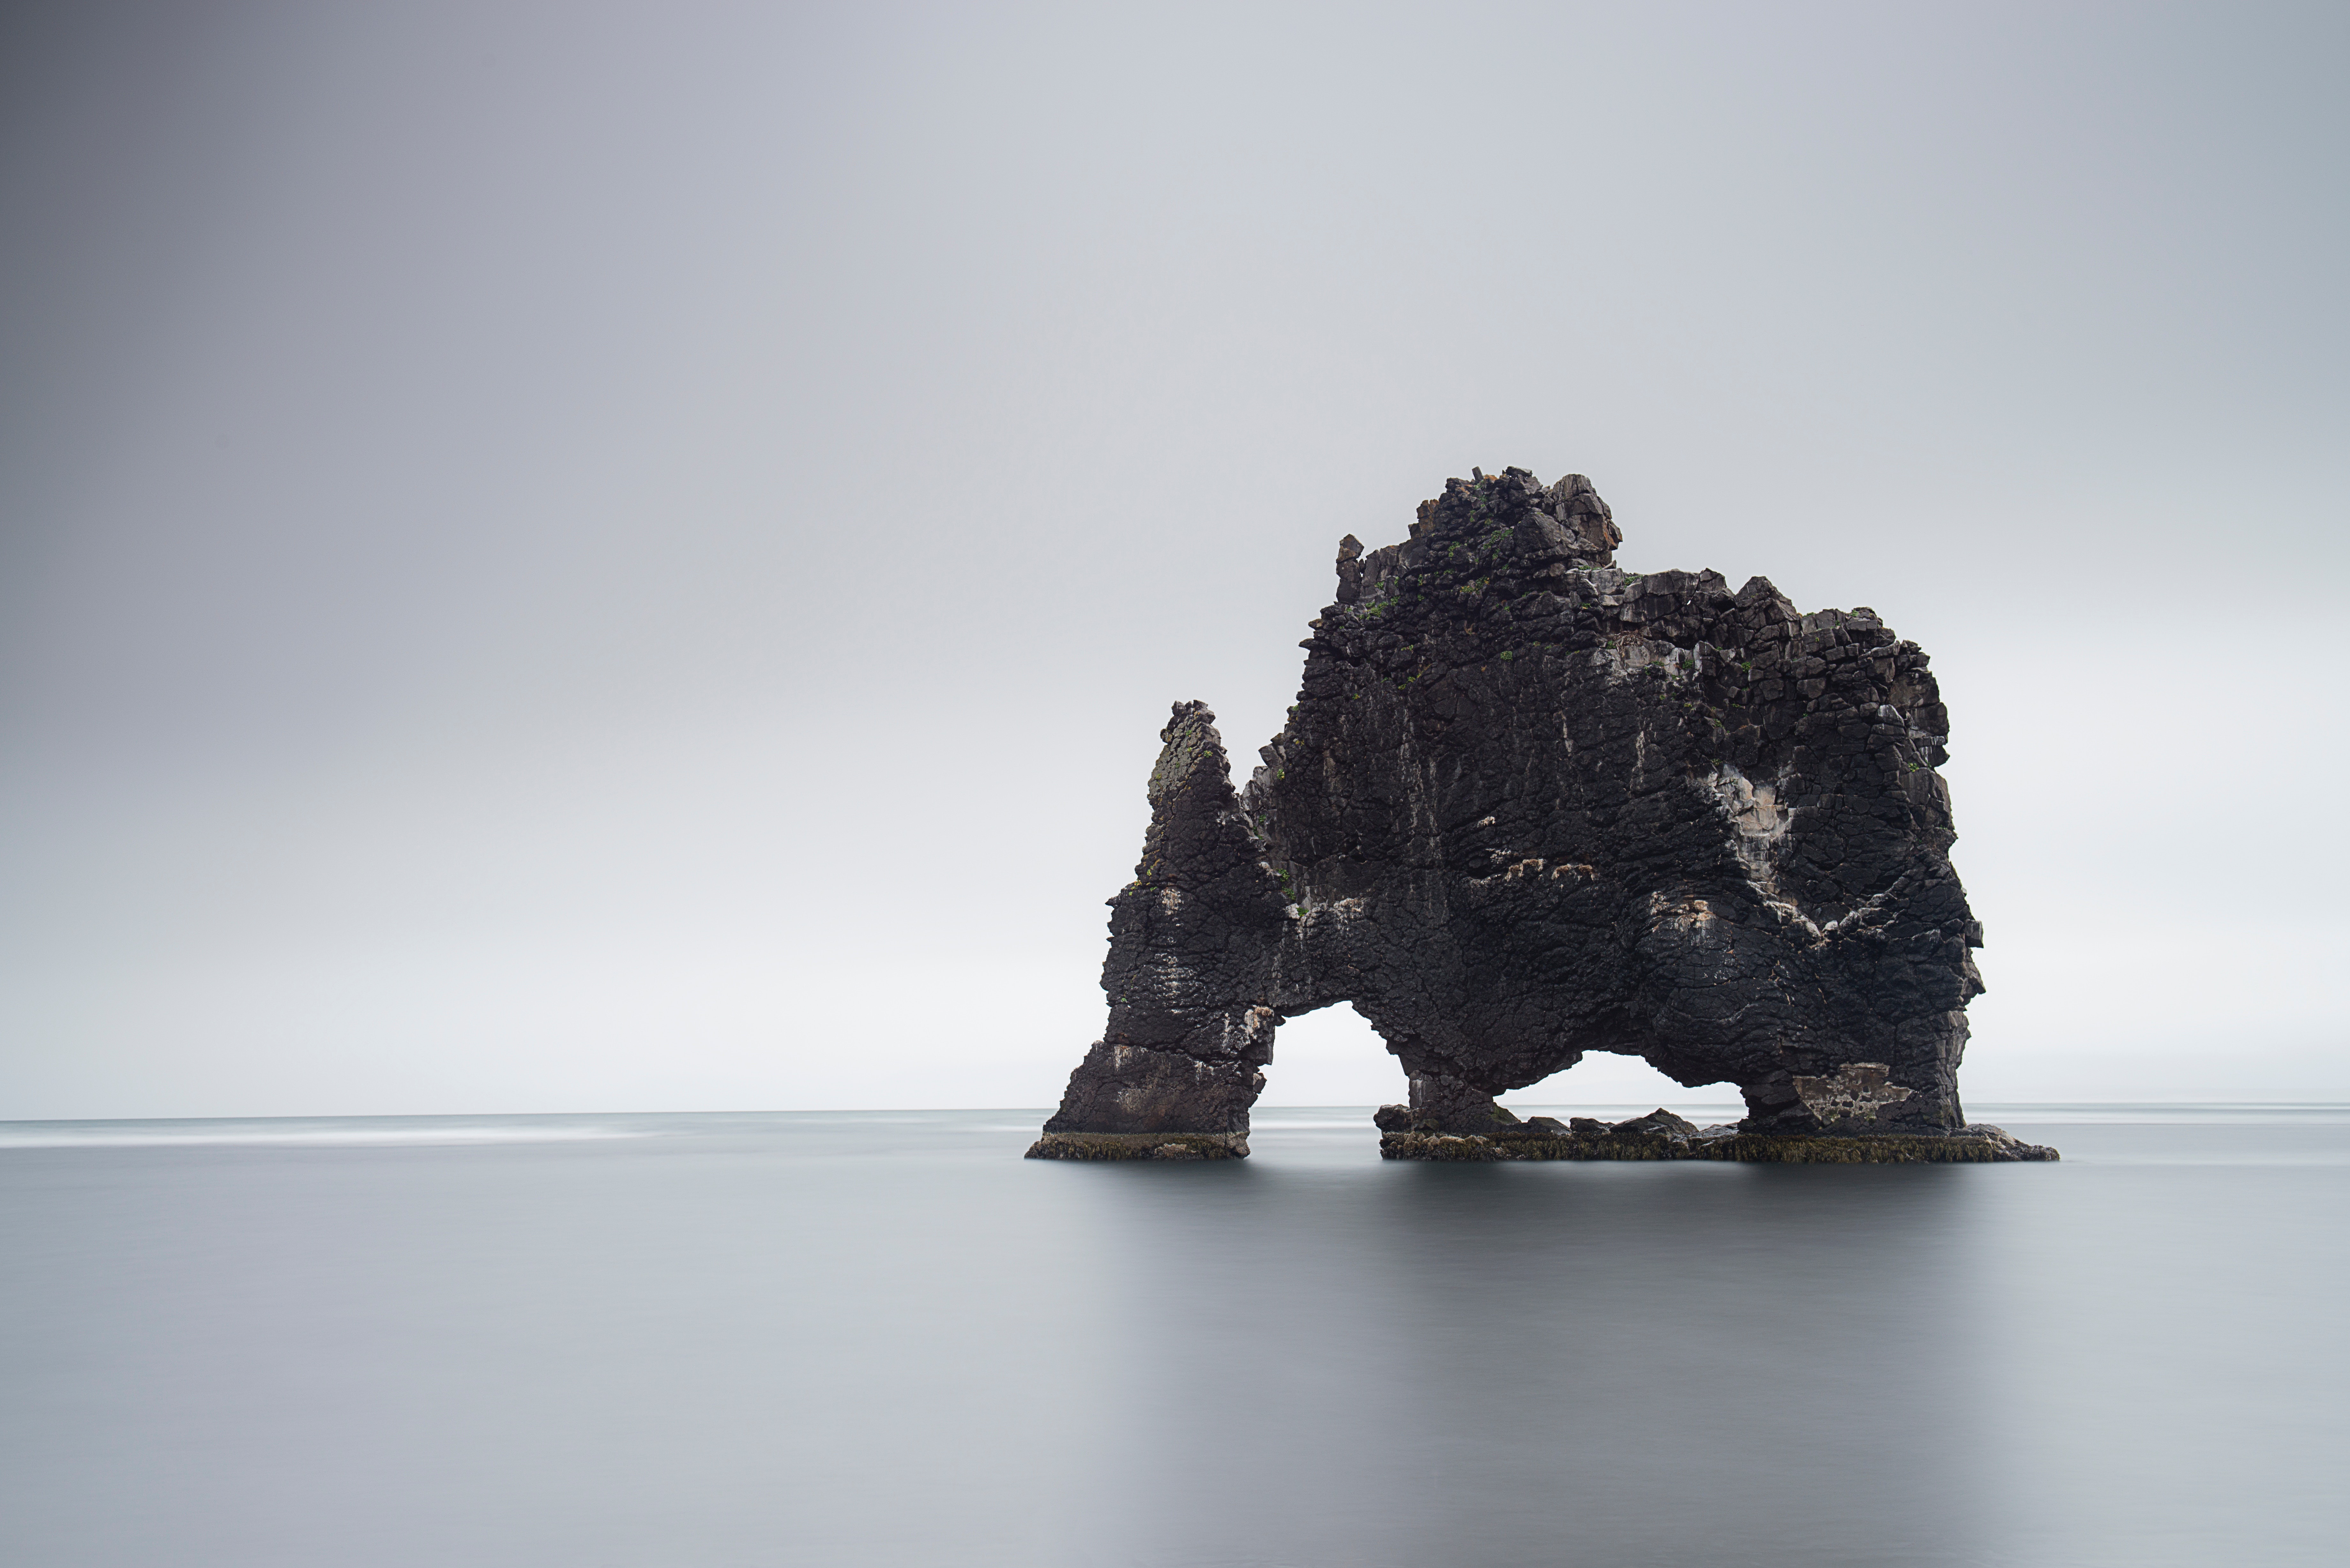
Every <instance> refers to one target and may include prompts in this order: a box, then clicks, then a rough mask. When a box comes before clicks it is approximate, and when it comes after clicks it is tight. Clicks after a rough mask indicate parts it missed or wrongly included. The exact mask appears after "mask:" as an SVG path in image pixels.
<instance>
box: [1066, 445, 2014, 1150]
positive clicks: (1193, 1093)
mask: <svg viewBox="0 0 2350 1568" xmlns="http://www.w3.org/2000/svg"><path fill="white" fill-rule="evenodd" d="M1621 539H1622V535H1621V534H1620V533H1619V532H1618V531H1617V526H1616V524H1615V520H1614V518H1613V516H1612V514H1610V512H1609V510H1608V507H1607V503H1605V502H1604V501H1602V500H1601V499H1600V498H1599V495H1598V493H1597V492H1596V490H1595V489H1593V487H1592V484H1591V482H1590V481H1589V480H1587V479H1586V478H1584V477H1583V476H1582V475H1581V474H1569V475H1567V476H1566V477H1565V478H1563V479H1561V480H1559V481H1558V482H1557V483H1555V484H1550V485H1544V484H1543V483H1541V482H1539V481H1538V480H1536V479H1535V477H1534V475H1533V474H1532V473H1530V472H1526V471H1525V470H1523V469H1517V468H1512V469H1507V470H1504V471H1503V472H1501V473H1499V474H1494V475H1490V476H1489V475H1486V474H1483V473H1482V472H1481V473H1477V474H1476V475H1475V477H1473V478H1471V479H1469V480H1465V481H1464V480H1459V479H1454V480H1450V481H1448V482H1447V483H1446V484H1445V488H1444V493H1442V494H1441V495H1440V496H1438V497H1437V498H1436V499H1435V500H1432V501H1428V502H1424V503H1422V504H1421V505H1420V507H1419V518H1418V521H1416V522H1415V523H1414V524H1412V525H1411V529H1410V536H1409V538H1408V539H1406V540H1405V541H1404V542H1402V543H1400V544H1397V545H1387V546H1385V547H1383V548H1380V549H1376V550H1370V551H1366V550H1365V549H1364V548H1363V546H1362V545H1360V544H1359V543H1358V542H1357V540H1356V539H1355V538H1354V537H1353V536H1352V535H1348V536H1347V538H1346V539H1344V540H1342V541H1341V542H1340V544H1339V546H1338V558H1337V578H1338V581H1337V595H1336V598H1337V602H1336V603H1335V604H1332V605H1330V606H1329V607H1326V608H1325V609H1324V610H1323V611H1322V613H1321V615H1320V617H1319V618H1316V619H1315V620H1314V621H1313V622H1312V623H1311V628H1312V635H1311V636H1309V637H1308V638H1307V639H1305V643H1304V644H1303V645H1302V646H1304V648H1305V649H1306V658H1305V678H1304V681H1303V683H1302V685H1301V687H1300V689H1299V692H1298V697H1297V704H1296V706H1295V708H1293V709H1292V710H1291V711H1290V716H1289V722H1288V723H1287V725H1286V726H1285V727H1284V729H1283V730H1282V732H1281V733H1280V734H1278V735H1276V736H1275V737H1274V739H1273V742H1272V743H1271V744H1269V745H1267V746H1265V747H1264V748H1263V750H1262V752H1261V753H1260V755H1261V756H1262V757H1263V766H1262V767H1260V768H1258V769H1257V770H1256V771H1255V773H1254V774H1253V775H1252V776H1251V778H1250V780H1249V783H1248V786H1247V788H1246V789H1244V790H1241V791H1238V792H1236V791H1235V790H1234V789H1233V787H1232V778H1231V771H1230V765H1229V763H1228V761H1227V758H1226V756H1225V753H1224V748H1223V742H1222V737H1221V736H1219V735H1218V733H1217V732H1216V729H1215V723H1214V720H1215V715H1214V714H1213V713H1212V712H1211V711H1209V710H1208V709H1207V707H1206V706H1205V705H1204V704H1202V703H1200V702H1179V703H1177V704H1176V705H1175V709H1174V712H1173V714H1172V715H1171V717H1170V719H1169V721H1168V722H1167V726H1166V728H1165V729H1164V730H1162V731H1161V732H1160V737H1159V738H1160V739H1161V741H1162V742H1165V745H1164V749H1163V750H1162V751H1161V752H1160V753H1159V762H1158V765H1157V766H1156V767H1155V768H1154V769H1153V771H1152V773H1151V776H1150V784H1149V795H1150V804H1151V819H1150V826H1149V832H1148V834H1147V835H1146V836H1145V838H1144V841H1143V852H1142V859H1141V862H1140V864H1139V865H1138V866H1137V867H1136V869H1135V879H1134V880H1133V881H1132V882H1130V883H1128V885H1127V886H1126V887H1125V888H1123V889H1121V890H1120V891H1119V893H1118V896H1117V898H1114V899H1113V900H1111V905H1110V908H1111V911H1112V913H1111V916H1110V948H1109V957H1108V961H1107V962H1106V963H1105V964H1104V966H1103V970H1102V986H1103V989H1104V990H1105V991H1106V992H1107V993H1108V997H1109V1021H1108V1024H1107V1028H1106V1030H1105V1032H1104V1033H1103V1037H1102V1039H1101V1040H1100V1041H1098V1042H1097V1043H1096V1044H1094V1045H1093V1047H1092V1048H1091V1049H1090V1050H1089V1051H1087V1054H1086V1057H1085V1059H1084V1061H1083V1062H1082V1063H1080V1064H1078V1066H1077V1068H1076V1072H1075V1073H1074V1074H1072V1075H1071V1076H1070V1079H1069V1085H1068V1091H1067V1094H1066V1096H1064V1098H1063V1100H1062V1102H1061V1106H1060V1109H1059V1111H1058V1112H1057V1113H1056V1114H1055V1116H1053V1117H1052V1119H1051V1120H1050V1121H1048V1122H1046V1123H1045V1133H1044V1136H1043V1137H1041V1138H1040V1139H1039V1140H1038V1141H1037V1142H1036V1144H1035V1147H1032V1148H1031V1149H1030V1150H1029V1151H1028V1152H1029V1154H1030V1155H1031V1156H1032V1157H1035V1158H1074V1159H1118V1158H1159V1159H1169V1158H1183V1159H1198V1158H1238V1157H1243V1156H1245V1155H1246V1154H1247V1152H1248V1126H1249V1107H1250V1106H1251V1105H1252V1104H1253V1102H1254V1101H1255V1099H1256V1096H1257V1094H1258V1092H1259V1091H1260V1090H1261V1089H1262V1088H1263V1084H1264V1076H1263V1072H1262V1071H1261V1069H1262V1068H1263V1066H1264V1065H1265V1064H1267V1063H1268V1062H1270V1061H1271V1060H1272V1059H1273V1049H1274V1034H1275V1032H1276V1030H1277V1029H1278V1028H1279V1025H1280V1023H1281V1021H1282V1020H1283V1019H1284V1018H1286V1017H1295V1016H1296V1015H1297V1014H1299V1013H1303V1012H1312V1011H1313V1010H1315V1009H1316V1008H1321V1007H1328V1006H1331V1005H1333V1004H1336V1003H1339V1002H1351V1003H1353V1004H1354V1005H1355V1007H1356V1008H1357V1010H1358V1011H1360V1012H1362V1013H1363V1015H1364V1016H1365V1017H1367V1019H1369V1020H1370V1023H1371V1024H1372V1026H1373V1027H1374V1028H1375V1029H1377V1030H1378V1033H1379V1035H1380V1036H1381V1038H1382V1039H1384V1040H1385V1041H1386V1043H1387V1048H1388V1051H1390V1052H1391V1053H1393V1054H1395V1055H1396V1057H1397V1058H1398V1059H1399V1061H1400V1062H1401V1064H1402V1065H1403V1068H1404V1071H1405V1073H1406V1074H1407V1075H1409V1080H1410V1096H1409V1103H1408V1104H1406V1105H1400V1106H1386V1107H1384V1108H1382V1109H1381V1110H1380V1111H1379V1113H1378V1116H1377V1118H1376V1119H1377V1121H1378V1126H1379V1127H1380V1129H1381V1133H1382V1137H1381V1139H1380V1148H1381V1152H1382V1153H1383V1154H1385V1155H1386V1156H1388V1158H1399V1159H1452V1160H1457V1159H1468V1160H1488V1159H1621V1158H1631V1159H1679V1158H1695V1159H1747V1160H1794V1161H1814V1160H1834V1161H1855V1160H1884V1161H1902V1162H1908V1161H1920V1160H1932V1161H1943V1160H1967V1161H1979V1160H2014V1159H2038V1158H2054V1151H2053V1150H2048V1149H2042V1148H2036V1147H2033V1146H2030V1145H2026V1144H2022V1143H2020V1142H2018V1141H2017V1140H2016V1139H2014V1138H2012V1137H2009V1136H2008V1135H2006V1134H2005V1133H2002V1132H2001V1131H2000V1130H1999V1129H1998V1128H1996V1127H1982V1126H1970V1124H1968V1122H1967V1121H1966V1119H1965V1116H1964V1114H1963V1113H1962V1111H1961V1109H1960V1102H1959V1089H1958V1081H1957V1070H1958V1066H1959V1062H1960V1056H1961V1055H1962V1054H1963V1052H1964V1049H1965V1045H1966V1039H1967V1021H1966V1006H1967V1003H1968V1002H1969V1001H1970V999H1972V998H1973V997H1974V996H1975V995H1976V994H1978V993H1979V992H1981V990H1982V981H1981V976H1980V975H1979V974H1978V973H1977V971H1976V969H1975V964H1974V960H1973V956H1972V954H1971V952H1970V950H1971V949H1973V948H1976V947H1979V946H1981V941H1982V928H1981V925H1980V924H1979V923H1977V921H1976V920H1975V919H1974V917H1973V915H1972V913H1971V912H1970V910H1969V909H1968V907H1967V899H1966V893H1965V890H1964V889H1963V888H1960V885H1959V878H1958V876H1957V874H1956V873H1955V872H1954V871H1953V870H1952V869H1951V867H1950V857H1949V856H1950V844H1951V841H1952V839H1953V838H1954V837H1955V834H1954V833H1953V831H1952V827H1951V819H1950V792H1949V790H1948V788H1947V787H1946V786H1945V785H1944V784H1943V782H1942V779H1941V776H1940V775H1939V774H1938V773H1937V772H1936V769H1937V768H1938V767H1939V765H1940V764H1941V763H1942V762H1943V761H1944V760H1945V758H1946V756H1947V753H1946V752H1945V750H1944V747H1945V744H1946V742H1947V740H1948V736H1949V731H1950V722H1949V718H1948V715H1947V713H1946V712H1945V711H1944V709H1943V706H1942V702H1941V698H1940V694H1939V691H1937V689H1936V686H1935V682H1934V677H1933V676H1932V674H1931V673H1930V672H1929V670H1928V668H1927V659H1926V655H1925V654H1924V652H1923V651H1921V650H1920V649H1918V646H1917V644H1915V643H1912V642H1905V641H1903V640H1902V639H1900V638H1898V637H1897V636H1896V635H1895V634H1894V632H1893V631H1892V630H1891V629H1890V628H1887V626H1886V625H1885V624H1884V622H1882V621H1881V620H1879V619H1878V618H1877V615H1876V612H1874V611H1873V610H1869V609H1865V608H1864V609H1851V610H1821V611H1816V612H1814V613H1812V614H1808V615H1807V614H1804V613H1803V612H1801V611H1799V610H1797V609H1796V608H1795V607H1794V605H1793V604H1792V603H1790V602H1789V601H1788V599H1787V598H1786V597H1785V596H1784V595H1783V594H1781V593H1780V592H1779V590H1778V589H1777V588H1775V587H1773V586H1772V585H1771V583H1770V581H1769V580H1768V579H1766V578H1763V577H1755V578H1753V579H1752V580H1751V581H1749V582H1748V583H1747V584H1746V585H1745V587H1742V588H1738V589H1735V590H1733V589H1732V588H1731V587H1730V585H1729V584H1728V583H1727V582H1726V581H1725V580H1724V579H1723V578H1722V577H1721V576H1720V575H1719V574H1718V573H1714V572H1681V571H1673V572H1655V573H1647V574H1642V573H1627V572H1625V571H1622V570H1619V569H1618V568H1617V566H1616V564H1615V549H1616V546H1617V544H1618V543H1619V542H1620V541H1621ZM1590 1051H1605V1052H1616V1053H1620V1054H1627V1055H1636V1056H1639V1057H1641V1058H1643V1059H1645V1060H1646V1061H1648V1062H1649V1063H1651V1064H1654V1065H1655V1066H1656V1067H1657V1068H1658V1069H1659V1070H1660V1071H1661V1072H1663V1073H1664V1074H1665V1075H1667V1076H1669V1077H1670V1078H1672V1079H1674V1080H1675V1081H1676V1082H1678V1083H1680V1084H1684V1085H1691V1086H1696V1085H1710V1084H1718V1083H1722V1082H1728V1083H1731V1084H1734V1085H1737V1087H1738V1090H1739V1092H1740V1093H1741V1095H1742V1096H1743V1097H1744V1099H1745V1104H1746V1115H1745V1117H1744V1119H1743V1120H1742V1121H1741V1122H1738V1123H1736V1124H1734V1125H1725V1126H1723V1127H1715V1128H1707V1129H1700V1128H1697V1127H1691V1126H1690V1124H1689V1123H1687V1122H1685V1121H1682V1120H1681V1119H1680V1118H1679V1117H1677V1116H1669V1115H1667V1114H1665V1113H1659V1115H1658V1116H1648V1117H1642V1118H1638V1120H1635V1121H1630V1122H1624V1123H1618V1124H1615V1125H1613V1126H1607V1125H1605V1124H1601V1123H1598V1122H1586V1121H1584V1120H1582V1119H1581V1118H1578V1119H1577V1120H1576V1121H1575V1123H1574V1124H1573V1125H1565V1124H1561V1123H1558V1122H1555V1121H1553V1120H1551V1119H1550V1118H1547V1117H1535V1118H1534V1119H1533V1120H1531V1121H1521V1120H1519V1119H1518V1118H1517V1117H1515V1116H1512V1115H1511V1114H1510V1113H1509V1112H1508V1111H1506V1110H1503V1108H1501V1107H1500V1106H1496V1105H1495V1104H1494V1101H1493V1096H1496V1095H1498V1094H1503V1093H1505V1092H1507V1091H1510V1090H1513V1089H1520V1088H1523V1087H1525V1086H1527V1085H1532V1084H1534V1083H1537V1082H1539V1081H1540V1080H1542V1079H1544V1078H1545V1077H1547V1076H1549V1075H1551V1074H1553V1073H1555V1072H1558V1071H1560V1070H1561V1069H1562V1068H1565V1067H1569V1066H1572V1065H1573V1064H1575V1062H1577V1061H1579V1060H1580V1059H1581V1058H1582V1057H1583V1055H1584V1054H1585V1053H1586V1052H1590Z"/></svg>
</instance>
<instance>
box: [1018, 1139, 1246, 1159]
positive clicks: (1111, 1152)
mask: <svg viewBox="0 0 2350 1568" xmlns="http://www.w3.org/2000/svg"><path fill="white" fill-rule="evenodd" d="M1248 1151H1249V1147H1248V1134H1246V1133H1054V1132H1048V1133H1046V1134H1045V1136H1044V1137H1040V1138H1038V1139H1037V1140H1036V1141H1035V1143H1033V1144H1031V1145H1029V1146H1028V1155H1027V1158H1030V1159H1246V1158H1248Z"/></svg>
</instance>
